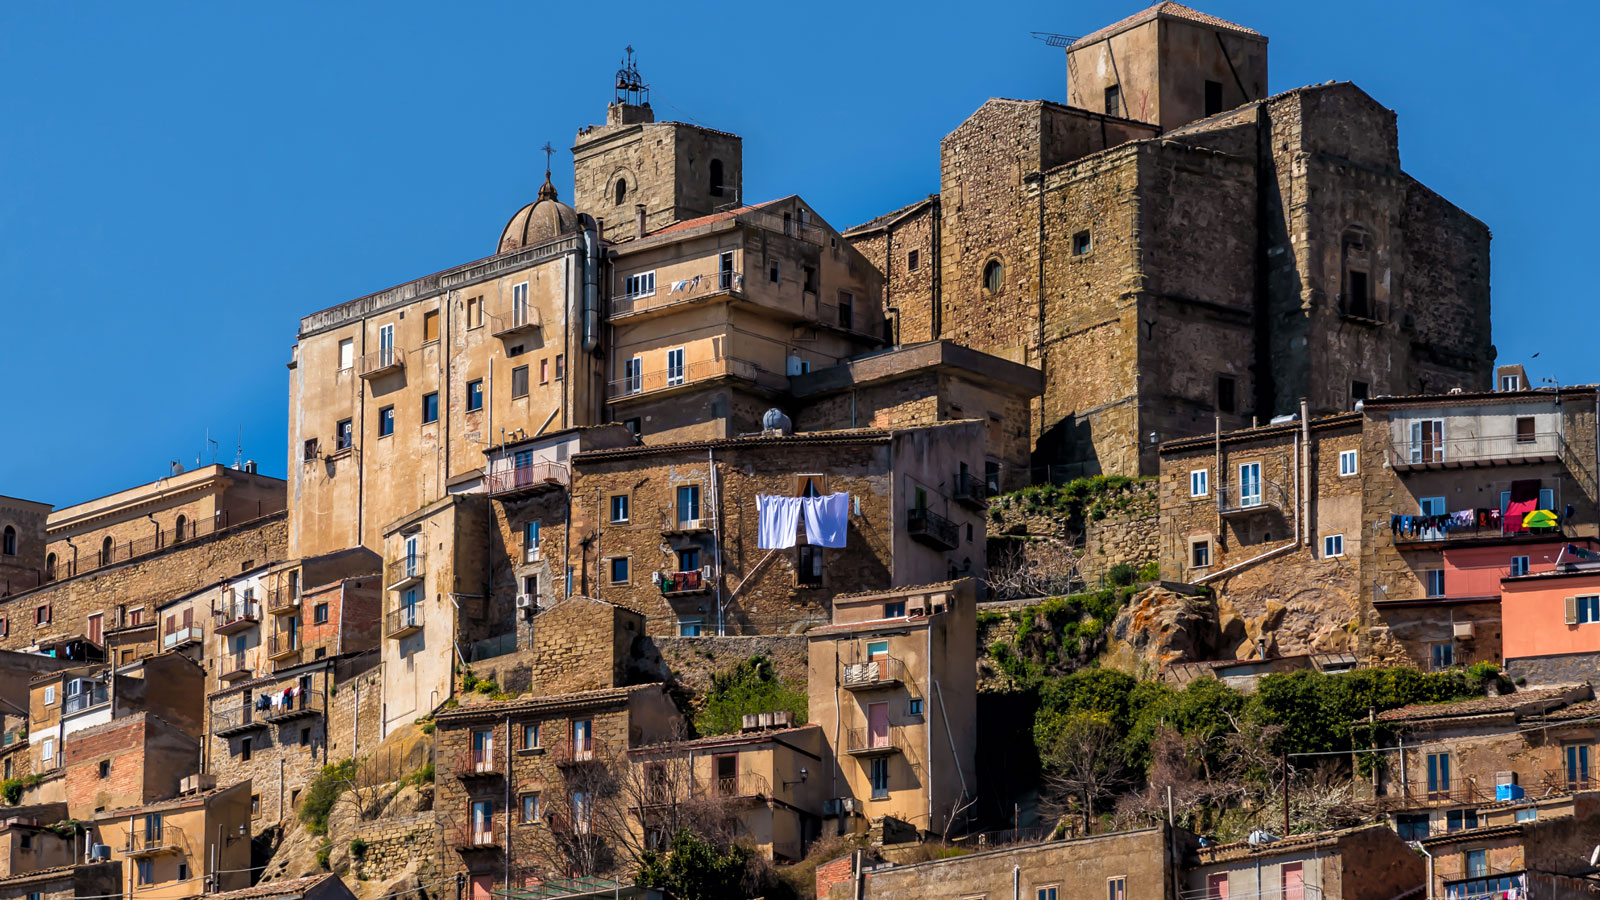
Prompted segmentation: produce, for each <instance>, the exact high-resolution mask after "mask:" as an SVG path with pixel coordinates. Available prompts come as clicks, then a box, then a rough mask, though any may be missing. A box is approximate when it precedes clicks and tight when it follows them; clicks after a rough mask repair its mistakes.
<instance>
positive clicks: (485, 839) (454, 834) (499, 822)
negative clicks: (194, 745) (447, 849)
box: [450, 815, 505, 853]
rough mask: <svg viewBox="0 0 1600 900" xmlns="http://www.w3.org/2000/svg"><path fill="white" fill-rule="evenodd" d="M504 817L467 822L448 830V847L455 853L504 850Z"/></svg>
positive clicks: (496, 816) (495, 816) (498, 816)
mask: <svg viewBox="0 0 1600 900" xmlns="http://www.w3.org/2000/svg"><path fill="white" fill-rule="evenodd" d="M504 821H505V816H503V815H493V816H490V817H489V818H487V819H480V820H478V821H467V822H463V823H461V824H459V825H456V826H455V827H454V828H452V829H451V830H450V846H451V847H454V848H455V849H456V850H457V851H460V852H463V853H466V852H470V851H483V850H489V851H499V850H502V849H504V841H505V827H504Z"/></svg>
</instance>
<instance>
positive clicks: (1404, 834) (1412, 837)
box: [1394, 813, 1428, 841]
mask: <svg viewBox="0 0 1600 900" xmlns="http://www.w3.org/2000/svg"><path fill="white" fill-rule="evenodd" d="M1394 830H1395V832H1396V833H1398V834H1399V835H1400V839H1401V840H1403V841H1420V840H1422V839H1423V838H1425V837H1427V836H1428V814H1427V813H1411V814H1409V815H1407V814H1402V815H1397V816H1395V817H1394Z"/></svg>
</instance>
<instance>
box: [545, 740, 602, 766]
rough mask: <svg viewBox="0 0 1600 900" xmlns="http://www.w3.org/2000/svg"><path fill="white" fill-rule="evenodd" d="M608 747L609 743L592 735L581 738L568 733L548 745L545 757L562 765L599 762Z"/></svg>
mask: <svg viewBox="0 0 1600 900" xmlns="http://www.w3.org/2000/svg"><path fill="white" fill-rule="evenodd" d="M609 749H610V744H608V743H607V742H606V741H602V740H600V739H599V738H596V737H594V736H592V735H591V736H590V737H588V738H585V739H582V740H575V739H574V738H572V737H571V736H570V735H569V736H567V737H566V738H563V739H561V740H559V741H556V742H555V743H554V744H552V745H550V746H549V748H548V750H547V751H546V752H547V753H548V754H549V755H548V756H547V757H546V758H547V759H549V760H550V761H551V762H554V763H555V764H556V765H558V766H562V767H570V766H579V765H585V764H591V763H593V764H599V763H601V762H604V761H605V759H606V758H607V756H608V752H607V751H608V750H609Z"/></svg>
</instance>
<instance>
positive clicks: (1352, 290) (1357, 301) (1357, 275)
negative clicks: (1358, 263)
mask: <svg viewBox="0 0 1600 900" xmlns="http://www.w3.org/2000/svg"><path fill="white" fill-rule="evenodd" d="M1345 278H1346V281H1347V282H1348V283H1347V284H1346V295H1345V298H1344V308H1345V312H1346V313H1348V314H1350V315H1352V316H1357V317H1360V318H1369V317H1371V315H1372V302H1371V300H1372V297H1371V294H1369V293H1368V289H1367V273H1365V272H1361V271H1358V270H1356V269H1351V270H1350V271H1349V272H1347V273H1346V275H1345Z"/></svg>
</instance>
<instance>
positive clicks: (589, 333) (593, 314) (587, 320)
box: [568, 217, 600, 363]
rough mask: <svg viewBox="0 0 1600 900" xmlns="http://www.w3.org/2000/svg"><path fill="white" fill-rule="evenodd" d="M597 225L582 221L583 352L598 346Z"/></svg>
mask: <svg viewBox="0 0 1600 900" xmlns="http://www.w3.org/2000/svg"><path fill="white" fill-rule="evenodd" d="M585 218H586V219H587V217H585ZM598 227H599V226H598V225H597V224H596V223H595V222H594V221H593V220H588V221H585V222H584V228H583V258H584V266H583V344H582V346H583V352H585V353H593V352H594V351H595V350H596V348H598V347H599V346H600V237H599V235H598V234H596V229H597V228H598ZM568 362H569V363H570V362H571V361H570V360H569V361H568Z"/></svg>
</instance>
